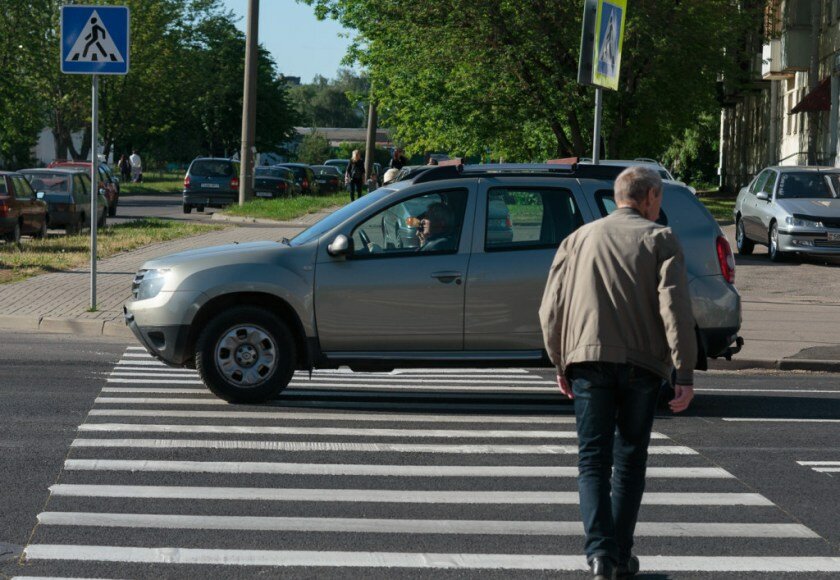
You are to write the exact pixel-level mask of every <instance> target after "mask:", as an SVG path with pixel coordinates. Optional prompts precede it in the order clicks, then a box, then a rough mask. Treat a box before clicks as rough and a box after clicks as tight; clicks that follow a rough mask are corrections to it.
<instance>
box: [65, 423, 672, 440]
mask: <svg viewBox="0 0 840 580" xmlns="http://www.w3.org/2000/svg"><path fill="white" fill-rule="evenodd" d="M78 429H79V431H96V432H115V433H121V432H126V433H218V434H229V435H325V436H328V435H332V436H335V435H347V436H350V437H440V438H443V437H446V438H455V439H576V438H577V432H576V431H534V430H526V429H516V430H499V429H492V430H483V429H361V428H345V427H274V426H262V425H161V424H145V423H84V424H82V425H79V428H78ZM651 439H660V440H661V439H668V437H666V436H665V435H663V434H662V433H656V432H653V433H651Z"/></svg>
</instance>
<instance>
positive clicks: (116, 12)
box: [61, 6, 129, 310]
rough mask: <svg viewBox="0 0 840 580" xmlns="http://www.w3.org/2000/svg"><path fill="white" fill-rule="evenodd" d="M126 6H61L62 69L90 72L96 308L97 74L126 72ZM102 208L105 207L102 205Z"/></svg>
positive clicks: (92, 267) (93, 304) (92, 301)
mask: <svg viewBox="0 0 840 580" xmlns="http://www.w3.org/2000/svg"><path fill="white" fill-rule="evenodd" d="M128 20H129V12H128V7H127V6H62V7H61V72H63V73H66V74H82V75H91V76H92V83H91V85H92V89H91V118H90V120H91V147H90V308H91V310H96V222H97V215H98V211H97V205H98V201H99V189H100V188H99V179H98V178H99V146H98V143H99V75H124V74H127V73H128V47H129V38H128V35H129V30H128ZM104 211H107V208H105V210H104Z"/></svg>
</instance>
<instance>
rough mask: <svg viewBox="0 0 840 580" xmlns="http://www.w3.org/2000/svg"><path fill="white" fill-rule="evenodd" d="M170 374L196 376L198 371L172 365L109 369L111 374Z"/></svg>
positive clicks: (138, 375)
mask: <svg viewBox="0 0 840 580" xmlns="http://www.w3.org/2000/svg"><path fill="white" fill-rule="evenodd" d="M167 374H171V375H179V376H180V375H187V376H196V377H197V376H198V371H194V370H192V369H173V368H172V367H165V368H159V369H158V368H154V367H116V368H115V369H114V370H113V371H111V376H137V377H159V376H166V375H167Z"/></svg>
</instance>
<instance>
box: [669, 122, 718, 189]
mask: <svg viewBox="0 0 840 580" xmlns="http://www.w3.org/2000/svg"><path fill="white" fill-rule="evenodd" d="M719 123H720V121H719V119H718V118H716V117H714V116H713V115H710V114H704V115H701V116H700V118H698V119H697V124H696V125H694V126H692V127H689V128H688V129H686V130H685V131H684V132H683V134H682V136H680V137H679V138H676V139H674V140H673V142H672V143H671V146H670V147H668V149H667V150H666V151H665V154H664V155H663V158H662V161H663V163H664V164H665V165H666V166H668V167H671V168H672V169H673V173H674V175H675V176H676V177H677V178H678V179H681V180H682V181H685V182H687V183H692V184H695V186H697V187H702V186H704V185H707V184H710V183H715V182H716V181H717V161H718V151H719V145H720V143H719V139H720V136H719V131H720V125H719Z"/></svg>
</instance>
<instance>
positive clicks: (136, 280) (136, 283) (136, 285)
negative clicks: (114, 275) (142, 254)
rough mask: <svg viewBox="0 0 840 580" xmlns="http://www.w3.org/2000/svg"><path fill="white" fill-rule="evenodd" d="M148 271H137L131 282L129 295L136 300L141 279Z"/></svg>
mask: <svg viewBox="0 0 840 580" xmlns="http://www.w3.org/2000/svg"><path fill="white" fill-rule="evenodd" d="M146 272H148V270H137V274H135V275H134V281H132V282H131V295H132V296H133V297H134V298H137V293H138V292H139V289H140V282H142V281H143V277H144V276H145V275H146Z"/></svg>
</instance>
